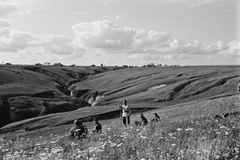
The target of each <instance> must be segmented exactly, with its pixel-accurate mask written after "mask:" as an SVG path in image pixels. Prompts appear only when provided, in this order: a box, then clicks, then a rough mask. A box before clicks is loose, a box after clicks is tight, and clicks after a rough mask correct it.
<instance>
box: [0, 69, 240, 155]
mask: <svg viewBox="0 0 240 160" xmlns="http://www.w3.org/2000/svg"><path fill="white" fill-rule="evenodd" d="M1 67H2V66H1ZM1 67H0V75H3V77H4V78H2V79H0V84H1V85H0V91H1V94H2V95H4V94H7V95H11V97H10V100H9V102H10V109H12V110H13V109H14V108H11V107H14V105H16V104H26V103H25V100H26V101H30V100H31V101H35V103H33V102H31V103H28V107H29V108H31V109H34V108H35V109H39V108H37V107H40V108H41V107H42V106H34V105H36V104H40V105H41V104H44V103H43V102H45V103H49V104H51V103H54V105H55V106H54V107H65V108H66V106H65V103H66V104H68V105H69V104H72V103H73V102H74V103H80V102H81V103H83V102H86V103H89V101H90V100H93V101H95V102H94V104H95V105H94V106H93V105H92V106H91V103H89V105H88V106H85V107H78V108H77V110H72V111H67V112H61V113H60V112H59V113H52V114H46V115H41V116H36V117H31V118H27V119H23V120H20V121H16V122H12V123H9V124H7V125H5V126H3V127H2V128H0V141H1V142H0V159H21V158H22V159H96V160H97V159H134V160H135V159H142V160H144V159H146V160H148V159H149V160H150V159H151V160H155V159H164V160H165V159H166V160H167V159H174V160H175V159H182V160H188V159H189V160H192V159H196V160H202V159H204V160H205V159H206V160H207V159H239V149H240V140H239V136H238V135H239V133H240V132H239V130H240V126H239V117H229V118H226V119H220V120H216V119H214V117H215V116H216V115H222V114H226V113H233V112H240V109H239V107H240V95H239V92H237V91H236V86H237V84H238V82H239V77H240V72H239V71H240V70H239V69H240V68H239V67H238V66H212V67H207V66H199V67H197V66H195V67H166V68H164V67H161V68H159V67H153V68H127V69H120V68H118V69H116V68H114V67H112V68H107V67H102V68H101V67H95V68H94V67H45V66H44V67H40V68H38V67H37V68H36V66H17V67H16V66H7V68H4V67H5V66H4V67H2V68H1ZM15 85H17V86H18V88H14V86H15ZM33 86H34V87H33ZM19 87H20V88H21V89H19ZM31 87H32V88H31ZM44 87H45V89H46V90H47V91H51V92H53V94H54V96H53V97H51V96H50V97H44V96H45V95H44V94H45V92H43V93H44V94H43V93H42V91H45V90H44ZM23 88H25V89H23ZM71 90H76V91H77V92H79V93H80V94H79V97H75V98H73V97H69V92H70V91H71ZM39 93H41V94H39ZM96 93H97V94H96ZM94 94H95V97H94V96H93V95H94ZM39 96H40V97H39ZM41 96H42V97H41ZM123 99H126V100H127V101H128V102H129V104H130V106H131V108H132V111H133V114H132V115H131V123H132V125H131V126H129V127H123V126H122V124H121V119H120V118H119V116H120V111H119V109H118V107H117V105H118V104H119V103H121V102H122V100H123ZM20 100H21V102H22V103H20ZM36 101H37V102H38V103H36ZM74 103H73V104H74ZM31 104H34V105H33V106H31ZM57 104H61V105H57ZM70 106H71V105H70ZM74 107H75V108H76V106H74ZM21 108H25V109H26V106H22V107H19V108H18V109H19V110H21ZM56 109H57V110H56V111H58V110H59V111H60V110H61V108H56ZM140 112H144V115H145V116H146V117H147V119H149V120H150V119H152V118H153V113H155V112H157V113H158V114H159V116H160V117H161V119H162V121H161V122H159V123H154V124H149V125H147V126H145V127H143V126H142V127H136V126H134V125H133V124H134V121H136V120H140V118H139V113H140ZM95 117H97V118H98V119H100V122H101V123H102V124H103V130H104V133H103V134H100V135H92V134H90V135H89V136H88V138H87V139H85V140H83V141H77V140H73V139H70V138H69V137H68V132H69V129H70V128H71V126H72V123H73V121H74V120H75V119H78V118H81V119H82V120H83V121H84V123H85V124H86V125H87V127H88V128H89V130H91V129H92V128H93V122H92V121H93V119H94V118H95Z"/></svg>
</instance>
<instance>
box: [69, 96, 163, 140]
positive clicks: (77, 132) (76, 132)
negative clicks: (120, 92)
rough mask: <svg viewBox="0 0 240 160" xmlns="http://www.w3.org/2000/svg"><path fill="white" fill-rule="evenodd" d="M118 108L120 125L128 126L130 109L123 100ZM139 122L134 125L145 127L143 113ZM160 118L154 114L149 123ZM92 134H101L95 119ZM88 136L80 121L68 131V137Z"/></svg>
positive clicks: (145, 119)
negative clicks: (120, 118) (120, 119)
mask: <svg viewBox="0 0 240 160" xmlns="http://www.w3.org/2000/svg"><path fill="white" fill-rule="evenodd" d="M118 107H119V108H120V109H121V117H122V123H123V124H124V126H127V125H130V114H131V109H130V107H129V106H128V104H127V101H126V100H124V101H123V103H122V104H119V105H118ZM140 119H141V120H140V121H135V125H137V126H139V125H142V126H144V125H147V124H148V120H147V118H146V117H145V116H144V115H143V113H141V114H140ZM160 120H161V119H160V117H159V115H158V114H157V113H154V118H153V119H152V120H151V122H157V121H160ZM92 132H93V133H102V125H101V124H100V123H99V121H98V119H95V126H94V130H93V131H92ZM87 134H88V129H87V127H86V126H85V125H84V124H83V123H82V121H81V120H80V119H78V120H75V121H74V126H73V127H72V128H71V130H70V135H71V136H72V137H74V138H76V139H80V138H85V137H86V136H87Z"/></svg>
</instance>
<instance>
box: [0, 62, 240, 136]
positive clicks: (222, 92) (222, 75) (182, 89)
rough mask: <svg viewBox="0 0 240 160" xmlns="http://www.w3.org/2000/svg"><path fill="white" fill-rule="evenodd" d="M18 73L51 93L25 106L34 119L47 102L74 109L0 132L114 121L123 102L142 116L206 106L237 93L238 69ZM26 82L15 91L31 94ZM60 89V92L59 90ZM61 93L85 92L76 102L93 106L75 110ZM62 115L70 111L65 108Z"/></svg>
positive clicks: (83, 69)
mask: <svg viewBox="0 0 240 160" xmlns="http://www.w3.org/2000/svg"><path fill="white" fill-rule="evenodd" d="M8 70H14V71H15V68H14V66H12V68H11V67H10V68H8ZM8 70H6V69H2V72H4V73H5V72H7V73H8V74H10V71H9V72H8ZM18 70H21V72H20V71H19V73H18V74H17V76H18V75H20V74H22V76H26V74H25V73H31V74H36V75H38V76H40V77H41V78H40V80H38V81H37V82H39V84H38V83H37V85H36V84H35V85H36V87H39V88H41V89H43V88H44V87H43V86H45V85H46V86H47V85H50V86H51V87H45V88H48V90H49V91H54V92H53V93H54V98H55V99H54V98H51V97H50V98H49V97H47V98H44V97H40V98H39V97H37V98H36V100H35V102H36V101H37V102H38V103H37V106H30V107H29V108H30V109H31V110H30V109H29V110H30V111H32V110H34V107H35V108H37V107H38V109H35V110H37V111H35V112H36V113H37V115H41V113H43V111H41V109H44V108H46V106H44V103H43V102H47V103H48V104H52V103H54V106H53V108H54V107H55V108H56V111H55V112H57V109H59V110H60V111H62V110H63V109H62V110H61V109H60V107H64V104H65V103H67V104H68V105H69V106H71V105H72V104H74V105H73V106H72V109H71V110H73V109H76V108H79V109H78V110H74V111H70V112H64V113H55V112H54V111H51V112H44V113H54V114H47V115H41V116H37V117H36V116H35V117H34V116H32V118H30V119H29V118H28V119H26V120H23V121H18V122H14V123H11V124H8V125H6V126H4V127H2V128H1V129H0V132H6V131H14V130H19V129H23V130H24V129H26V130H34V129H40V128H44V127H55V126H60V125H66V124H70V123H72V122H73V120H74V119H76V118H83V119H84V121H91V120H92V118H93V117H96V116H97V117H100V119H109V118H114V117H116V116H119V111H118V109H117V107H116V106H117V105H118V104H119V103H120V102H121V101H122V100H123V99H126V100H128V102H129V103H130V105H131V107H132V108H135V110H139V111H138V112H141V110H143V109H145V110H147V109H153V108H156V109H157V108H160V109H165V108H171V106H176V105H180V104H185V103H188V102H189V103H193V102H196V101H206V100H210V99H215V98H218V97H226V96H231V95H235V94H238V93H237V92H236V86H237V83H238V81H239V77H240V70H239V67H238V66H212V67H207V66H199V67H197V66H195V67H194V66H192V67H152V68H127V69H120V68H118V69H117V70H116V68H114V67H112V68H108V67H45V66H43V67H40V68H38V67H35V66H34V67H29V66H28V67H26V66H22V67H20V68H18ZM6 77H8V76H6ZM13 77H14V76H12V77H11V76H10V77H9V78H8V79H13V80H15V81H19V79H21V77H20V78H19V79H16V78H15V79H14V78H13ZM15 77H16V76H15ZM28 77H29V76H28ZM28 77H27V76H26V78H25V79H26V80H25V79H23V80H22V81H19V83H18V86H19V87H21V86H23V87H24V86H25V87H26V88H27V89H28V92H30V91H31V92H33V91H34V90H32V89H31V85H30V84H32V85H33V83H36V82H35V81H33V80H32V79H31V78H30V79H29V78H28ZM43 77H45V79H46V80H48V81H49V82H48V81H46V82H44V83H42V81H41V79H43ZM34 78H35V79H38V77H37V76H34ZM73 78H75V79H76V80H77V81H76V83H70V84H69V83H68V82H69V81H71V79H73ZM52 80H53V81H52ZM6 81H7V80H6ZM6 81H4V83H6ZM25 81H26V82H25ZM79 81H80V82H79ZM10 82H11V81H9V83H10ZM30 82H31V83H30ZM40 82H41V83H40ZM2 83H3V82H2ZM14 83H15V82H14ZM14 83H10V84H9V86H12V88H14ZM26 84H27V85H26ZM66 84H69V85H66ZM41 85H42V86H41ZM59 85H61V87H62V89H60V90H59ZM5 86H6V84H3V85H1V86H0V91H4V90H6V88H5V89H4V87H5ZM29 86H30V87H29ZM36 87H35V88H36ZM83 89H84V90H83ZM64 90H66V91H67V92H68V94H69V92H70V90H76V91H77V92H79V93H82V92H83V91H84V92H83V94H81V95H79V97H76V98H77V99H78V100H81V101H82V103H83V102H84V103H83V104H85V102H86V103H88V102H89V101H90V100H93V101H95V106H94V107H84V105H80V106H76V103H75V102H74V99H72V98H69V95H67V94H66V93H65V92H64ZM10 91H11V90H9V92H10ZM39 91H40V90H39ZM14 92H19V90H18V89H16V90H14ZM34 92H35V91H34ZM85 92H86V93H85ZM1 93H2V92H1ZM95 93H97V97H93V94H95ZM31 97H34V94H30V98H31ZM63 97H64V98H63ZM32 99H33V98H32ZM14 100H15V101H14ZM20 100H21V101H22V100H23V98H21V97H19V98H18V97H16V98H11V99H10V103H12V104H10V105H13V103H16V101H20ZM56 101H61V105H59V104H57V103H56ZM75 101H76V100H75ZM35 102H31V104H35ZM73 102H74V103H73ZM25 103H27V102H24V103H21V104H23V105H25ZM38 104H39V105H38ZM89 105H91V104H89ZM15 106H16V105H15ZM82 107H84V108H82ZM22 108H23V109H24V108H26V106H23V107H22ZM22 108H17V109H16V110H14V109H13V110H12V111H19V112H17V113H26V112H21V111H22V110H23V109H22ZM39 108H40V109H39ZM65 108H66V107H65ZM65 111H69V110H66V109H65ZM35 112H34V113H35ZM136 112H137V111H136ZM17 113H16V114H17ZM34 115H36V114H34ZM88 117H90V119H88Z"/></svg>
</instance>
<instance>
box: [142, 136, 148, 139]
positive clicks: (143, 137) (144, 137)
mask: <svg viewBox="0 0 240 160" xmlns="http://www.w3.org/2000/svg"><path fill="white" fill-rule="evenodd" d="M140 137H141V138H142V139H146V138H148V137H146V136H143V135H140Z"/></svg>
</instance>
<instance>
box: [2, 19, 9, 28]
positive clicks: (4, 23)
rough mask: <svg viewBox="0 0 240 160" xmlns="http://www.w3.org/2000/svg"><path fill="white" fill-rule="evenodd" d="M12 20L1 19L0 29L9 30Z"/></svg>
mask: <svg viewBox="0 0 240 160" xmlns="http://www.w3.org/2000/svg"><path fill="white" fill-rule="evenodd" d="M10 24H11V23H10V20H7V19H0V28H7V27H10Z"/></svg>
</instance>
